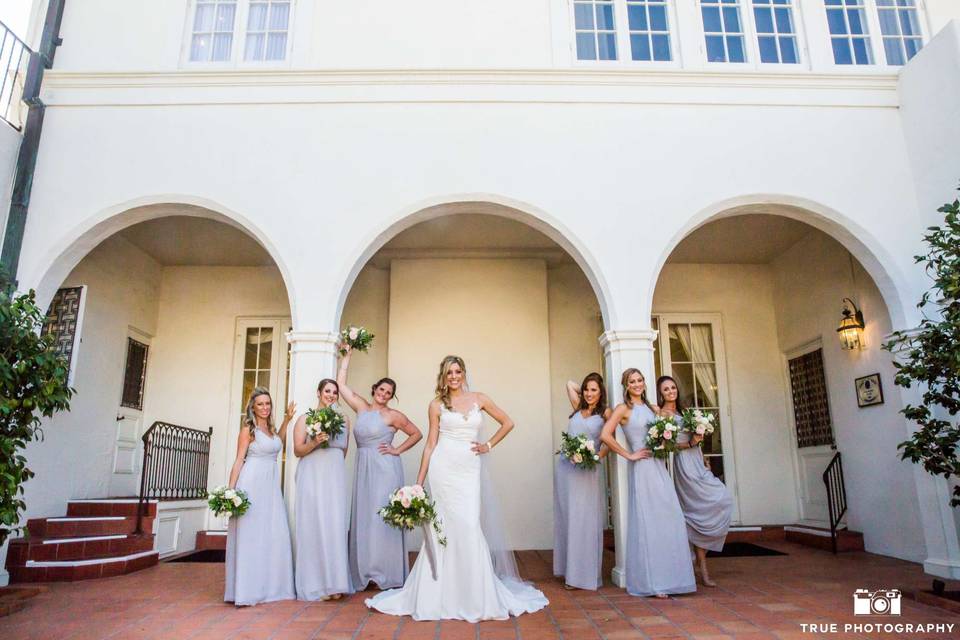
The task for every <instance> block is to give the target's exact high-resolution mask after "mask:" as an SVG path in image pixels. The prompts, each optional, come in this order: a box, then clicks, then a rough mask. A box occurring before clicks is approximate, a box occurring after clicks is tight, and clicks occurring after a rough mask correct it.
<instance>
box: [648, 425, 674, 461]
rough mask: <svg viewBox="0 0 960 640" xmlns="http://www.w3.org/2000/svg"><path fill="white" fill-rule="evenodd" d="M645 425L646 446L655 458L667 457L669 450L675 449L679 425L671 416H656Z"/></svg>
mask: <svg viewBox="0 0 960 640" xmlns="http://www.w3.org/2000/svg"><path fill="white" fill-rule="evenodd" d="M647 427H648V428H647V448H648V449H650V450H651V451H653V456H654V457H655V458H669V457H670V452H672V451H676V449H677V431H678V429H679V425H677V423H676V422H674V421H673V418H667V417H666V416H657V417H656V419H654V420H653V421H652V422H650V423H649V424H648V425H647Z"/></svg>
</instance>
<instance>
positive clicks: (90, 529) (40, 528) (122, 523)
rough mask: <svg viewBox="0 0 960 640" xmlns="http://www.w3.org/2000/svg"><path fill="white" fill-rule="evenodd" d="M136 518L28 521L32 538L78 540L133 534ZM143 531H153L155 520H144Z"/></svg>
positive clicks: (99, 517) (115, 517)
mask: <svg viewBox="0 0 960 640" xmlns="http://www.w3.org/2000/svg"><path fill="white" fill-rule="evenodd" d="M136 528H137V518H136V516H90V517H73V516H67V517H61V518H36V519H32V520H28V521H27V530H28V531H29V532H30V536H31V537H33V536H36V537H39V538H78V537H90V536H106V535H115V534H127V533H133V532H134V531H135V530H136ZM143 530H144V531H153V518H150V517H145V518H144V519H143Z"/></svg>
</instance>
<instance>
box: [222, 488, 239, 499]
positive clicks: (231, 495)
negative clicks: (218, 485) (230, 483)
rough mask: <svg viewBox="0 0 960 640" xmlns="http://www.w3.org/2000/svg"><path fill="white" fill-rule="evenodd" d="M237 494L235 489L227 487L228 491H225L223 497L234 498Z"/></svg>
mask: <svg viewBox="0 0 960 640" xmlns="http://www.w3.org/2000/svg"><path fill="white" fill-rule="evenodd" d="M236 495H237V492H236V491H234V490H233V489H227V490H226V491H224V492H223V497H224V498H226V499H227V500H233V498H234V496H236Z"/></svg>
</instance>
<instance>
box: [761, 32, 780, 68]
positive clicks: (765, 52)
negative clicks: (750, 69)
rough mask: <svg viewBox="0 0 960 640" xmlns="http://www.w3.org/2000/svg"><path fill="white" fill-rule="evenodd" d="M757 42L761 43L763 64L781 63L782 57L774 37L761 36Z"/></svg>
mask: <svg viewBox="0 0 960 640" xmlns="http://www.w3.org/2000/svg"><path fill="white" fill-rule="evenodd" d="M757 40H758V41H759V43H760V61H761V62H780V56H779V54H778V53H777V40H776V38H774V37H773V36H760V37H759V38H757Z"/></svg>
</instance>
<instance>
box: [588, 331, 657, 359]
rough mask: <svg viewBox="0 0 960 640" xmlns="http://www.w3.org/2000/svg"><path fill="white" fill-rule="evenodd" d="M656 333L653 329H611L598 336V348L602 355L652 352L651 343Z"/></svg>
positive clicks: (655, 337)
mask: <svg viewBox="0 0 960 640" xmlns="http://www.w3.org/2000/svg"><path fill="white" fill-rule="evenodd" d="M658 333H659V332H658V331H656V330H654V329H611V330H609V331H604V332H603V333H602V334H601V335H600V346H601V347H603V351H604V353H612V352H614V351H625V350H639V351H653V343H654V341H655V340H656V339H657V335H658Z"/></svg>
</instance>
